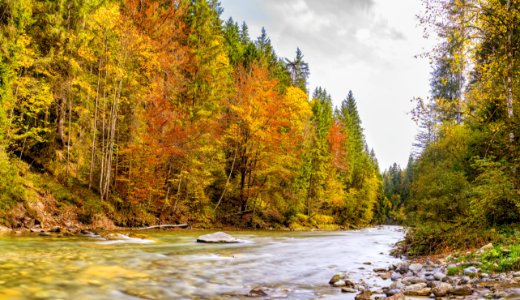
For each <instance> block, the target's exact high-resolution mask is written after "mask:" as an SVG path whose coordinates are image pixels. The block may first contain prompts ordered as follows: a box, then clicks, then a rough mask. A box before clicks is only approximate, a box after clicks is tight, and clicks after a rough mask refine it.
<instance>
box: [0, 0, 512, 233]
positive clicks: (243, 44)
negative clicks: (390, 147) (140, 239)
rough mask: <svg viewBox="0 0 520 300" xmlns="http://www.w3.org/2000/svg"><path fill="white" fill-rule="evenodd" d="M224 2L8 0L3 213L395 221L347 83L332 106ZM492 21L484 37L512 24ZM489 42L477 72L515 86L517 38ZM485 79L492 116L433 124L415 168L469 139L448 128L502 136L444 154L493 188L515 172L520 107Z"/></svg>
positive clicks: (2, 94)
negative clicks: (231, 15)
mask: <svg viewBox="0 0 520 300" xmlns="http://www.w3.org/2000/svg"><path fill="white" fill-rule="evenodd" d="M222 9H223V8H222V7H221V5H220V3H219V2H218V1H216V0H148V1H140V0H120V1H116V0H69V1H64V0H60V1H54V0H15V1H13V0H1V1H0V41H1V42H0V178H2V180H0V223H1V224H3V225H5V226H9V227H24V226H26V227H28V226H30V225H28V224H34V222H35V219H37V218H39V215H41V210H42V206H44V209H43V210H46V209H48V208H49V207H52V212H51V213H52V215H53V216H55V217H56V218H61V217H63V218H64V220H65V219H67V218H68V219H73V220H74V219H76V220H77V221H78V222H80V223H82V224H85V225H93V226H99V225H100V224H104V223H103V220H106V219H109V221H110V222H113V224H115V225H117V226H124V227H131V226H144V225H153V224H161V223H162V224H164V223H170V224H172V223H173V224H175V223H190V224H198V225H200V226H212V225H213V226H214V225H230V226H237V227H241V228H245V227H249V228H291V229H299V228H312V227H318V228H322V229H336V228H353V227H359V226H365V225H369V224H374V223H384V222H386V221H388V214H389V212H390V210H391V205H390V202H389V201H388V200H387V198H386V197H385V193H384V189H383V177H382V175H381V174H380V171H379V167H378V164H377V160H376V158H375V154H374V151H372V150H370V149H369V147H368V146H367V144H366V141H365V137H364V133H363V128H362V125H361V120H360V117H359V114H358V111H357V104H356V99H355V97H354V94H353V93H352V92H351V91H348V90H346V91H345V95H346V96H345V99H344V100H343V101H342V102H341V105H340V106H339V107H335V106H334V105H333V101H332V99H331V96H330V95H329V93H328V92H327V91H326V89H324V88H321V87H319V88H316V89H315V90H314V91H312V92H311V91H309V90H308V83H307V81H308V76H309V74H310V68H309V65H308V64H307V63H306V62H305V60H304V55H303V53H302V51H300V49H296V52H295V57H294V58H283V57H279V56H277V54H276V53H275V51H274V47H273V45H272V44H271V41H270V39H269V37H268V35H267V33H266V31H265V30H262V32H261V35H260V36H259V37H251V36H250V35H249V32H248V27H247V24H246V23H243V24H238V23H237V22H235V21H234V20H233V19H229V20H226V21H224V20H222V19H221V13H222ZM502 13H504V14H506V12H505V11H503V12H502ZM493 20H494V19H493ZM493 20H489V22H492V21H493ZM508 20H509V19H508ZM511 22H513V19H511ZM513 29H514V30H517V29H515V28H512V30H513ZM454 34H455V33H454ZM489 34H490V36H489V42H498V40H497V37H496V36H500V37H502V35H503V34H502V33H501V32H498V31H496V32H495V31H493V32H491V31H490V32H489ZM514 36H515V38H516V37H517V33H516V32H515V35H514ZM513 45H514V40H510V46H513ZM482 46H483V47H484V46H485V47H484V48H483V49H482V50H481V52H482V53H483V54H485V55H486V56H484V57H482V59H481V60H482V61H483V65H482V66H483V67H482V70H481V72H480V73H478V76H487V73H486V72H487V70H488V69H487V68H488V67H489V66H490V64H493V68H503V71H504V72H505V73H504V74H507V76H509V77H507V78H509V79H510V80H511V81H509V82H508V83H507V86H508V88H507V89H506V90H505V91H506V92H508V91H509V92H510V93H511V94H513V93H515V92H516V89H517V88H518V85H517V83H518V76H517V75H518V74H516V77H515V76H513V75H514V74H513V70H515V65H514V64H515V63H516V60H515V59H516V56H515V55H516V52H514V51H516V50H514V49H516V48H511V47H510V48H504V49H502V48H499V49H500V50H498V51H499V53H500V54H493V55H492V56H491V58H493V59H495V58H496V60H492V61H488V58H487V55H488V52H489V50H488V49H491V48H492V47H494V46H495V45H494V44H489V45H488V44H487V43H486V44H483V45H482ZM457 49H458V48H457ZM513 50H514V51H513ZM457 51H458V50H457ZM508 51H509V52H508ZM511 51H513V52H511ZM453 54H454V57H455V54H456V53H455V52H454V53H453ZM511 54H515V55H511ZM455 58H456V57H455ZM503 59H506V61H507V64H506V65H504V66H502V65H498V64H496V62H498V61H500V62H502V61H503ZM451 65H453V63H452V61H446V65H445V66H443V69H442V70H440V72H448V71H450V70H451V69H450V66H451ZM477 70H480V69H475V71H477ZM501 70H502V69H501ZM507 72H509V73H507ZM475 75H477V74H475ZM438 80H441V78H438ZM490 80H491V82H492V83H493V84H491V83H490V84H491V85H490V86H487V84H488V83H486V86H485V90H484V91H482V92H479V93H476V92H475V93H474V94H475V96H474V97H478V100H479V102H478V103H485V104H486V105H480V106H478V110H477V109H476V108H477V107H475V110H474V112H475V113H478V114H479V116H480V118H484V117H486V116H488V115H489V116H491V117H492V121H491V120H489V121H488V120H486V122H485V123H484V122H483V121H479V122H477V123H474V122H473V121H472V120H473V119H470V118H469V117H466V115H464V122H458V123H455V122H452V119H449V120H448V119H447V120H446V122H445V124H442V126H440V125H441V124H438V123H436V124H435V126H436V127H435V128H436V130H437V131H436V132H437V133H438V134H437V136H438V137H437V138H436V139H435V140H433V139H432V140H431V143H430V144H429V145H428V149H427V150H426V151H425V152H424V158H423V159H422V160H424V162H422V161H420V164H419V166H418V167H421V168H431V167H432V166H431V164H429V163H428V162H427V161H430V160H431V158H428V157H430V156H431V155H438V154H435V153H436V152H435V150H434V147H440V146H436V145H439V143H443V145H444V144H449V145H450V147H454V148H456V149H458V150H460V151H462V149H461V147H462V145H458V144H457V145H452V144H453V142H448V141H446V139H455V140H456V142H457V143H462V142H463V141H462V140H459V139H458V137H459V136H461V135H464V136H466V133H469V132H473V131H474V132H477V131H478V135H477V136H478V137H479V139H478V141H477V140H475V139H472V140H475V142H484V141H486V140H487V139H488V137H489V136H491V135H492V136H493V137H494V139H493V141H494V143H497V145H496V146H495V147H492V148H491V149H488V150H486V149H487V148H486V147H485V146H482V147H480V148H481V149H482V150H486V153H487V155H486V156H483V157H482V158H480V159H479V160H471V161H469V160H468V161H465V160H464V161H462V160H461V161H454V160H453V159H452V158H449V157H447V156H446V160H445V163H443V164H444V165H446V166H447V165H449V166H454V167H455V166H457V169H456V170H454V171H453V174H452V177H453V178H454V179H457V180H462V177H464V178H465V176H463V174H462V173H461V172H463V171H466V170H468V172H469V170H481V169H482V170H487V171H485V172H474V171H473V172H471V174H473V177H474V178H479V179H477V181H478V182H481V183H482V184H481V185H480V186H481V188H480V190H481V191H482V195H483V196H482V197H483V198H484V199H487V197H486V196H485V195H486V194H487V191H488V190H489V189H491V188H492V186H490V185H489V184H487V182H489V181H490V180H495V179H497V178H498V179H500V180H501V181H500V182H501V183H500V184H501V185H504V186H505V185H507V184H508V183H510V182H511V181H510V179H511V178H512V175H513V174H514V172H513V171H512V169H511V166H512V165H514V163H515V161H514V156H513V153H515V151H516V149H517V148H516V147H513V146H514V145H515V144H514V143H515V142H514V141H516V136H517V134H515V133H514V132H517V131H518V130H517V129H516V127H514V125H513V124H515V123H514V120H516V119H515V118H514V117H510V118H507V117H506V118H504V117H503V113H502V110H499V113H492V112H493V111H494V110H496V109H499V108H502V106H504V105H502V99H497V100H496V101H488V100H487V99H488V97H489V95H491V94H489V93H491V91H492V90H493V89H494V88H495V87H499V86H501V84H502V82H501V81H500V80H502V77H500V78H498V77H496V78H495V77H490ZM513 87H514V88H513ZM440 88H441V91H440V92H444V91H445V90H446V88H444V86H441V87H440ZM479 89H481V87H480V86H479ZM476 90H477V88H476ZM479 91H480V90H479ZM501 91H503V89H502V90H501ZM446 92H448V91H447V90H446ZM500 95H503V94H502V92H500ZM504 95H505V96H504V97H509V96H508V95H509V94H507V95H506V94H504ZM457 99H458V98H457ZM480 99H486V101H480ZM507 99H509V100H510V98H507ZM449 100H450V101H451V102H447V103H455V102H454V101H455V99H453V100H452V99H449ZM467 100H469V97H468V99H467ZM509 100H508V101H509ZM466 102H468V104H469V102H470V101H466ZM504 103H505V100H504ZM504 107H505V106H504ZM511 109H512V108H511ZM460 112H461V114H462V107H461V110H460ZM490 114H491V115H490ZM447 116H448V115H446V117H447ZM435 120H437V119H435ZM479 120H480V119H479ZM432 121H433V119H432ZM447 122H450V123H449V125H448V123H447ZM438 125H439V126H438ZM493 128H494V129H493ZM472 130H473V131H472ZM493 130H495V131H493ZM445 132H446V133H445ZM448 132H449V133H450V134H447V133H448ZM507 132H511V133H512V134H513V135H512V139H511V140H507V139H505V140H504V134H505V133H507ZM454 134H455V135H456V136H453V135H454ZM468 142H469V141H468ZM503 145H506V146H507V147H503ZM439 149H440V148H439ZM430 152H431V154H429V153H430ZM488 152H489V153H488ZM461 154H462V153H461ZM475 155H476V153H475ZM475 164H477V165H475ZM423 165H424V166H423ZM475 166H476V167H475ZM439 167H440V166H439ZM459 167H460V169H459ZM443 168H444V166H443ZM471 168H473V169H471ZM423 172H430V171H427V170H425V171H423ZM418 174H421V171H420V170H419V171H418ZM425 174H426V173H425ZM428 174H429V173H428ZM452 177H450V178H452ZM417 180H418V181H420V180H428V179H427V178H424V179H421V177H420V175H418V177H417ZM468 180H469V179H468ZM464 182H465V183H468V184H467V186H469V182H468V181H464ZM457 183H458V182H457ZM447 192H448V191H446V193H447ZM449 192H450V193H452V192H457V193H461V192H462V191H459V190H456V191H449ZM504 193H507V194H503V197H504V199H506V198H507V196H508V195H510V194H514V193H516V190H515V189H513V188H511V189H509V190H505V191H504ZM455 195H456V194H455ZM426 196H429V195H426V194H425V195H423V196H422V197H426ZM516 196H517V195H515V197H516ZM391 199H393V198H391ZM403 199H404V198H403ZM420 199H422V198H420ZM504 199H501V200H497V201H502V202H504V201H506V200H504ZM483 203H486V205H487V206H486V207H490V206H489V205H495V202H493V203H489V201H484V202H483ZM507 203H510V204H511V203H512V202H507ZM408 207H411V206H408ZM418 216H419V211H418ZM507 216H508V218H507V220H509V219H510V217H509V215H507ZM511 216H513V217H516V212H515V213H514V214H512V215H511ZM503 217H504V216H502V219H496V220H495V219H494V220H493V221H502V220H504V218H503Z"/></svg>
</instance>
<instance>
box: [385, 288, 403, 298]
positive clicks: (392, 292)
mask: <svg viewBox="0 0 520 300" xmlns="http://www.w3.org/2000/svg"><path fill="white" fill-rule="evenodd" d="M384 292H385V294H386V296H387V297H390V296H393V295H396V294H400V293H401V290H399V289H386V290H385V291H384Z"/></svg>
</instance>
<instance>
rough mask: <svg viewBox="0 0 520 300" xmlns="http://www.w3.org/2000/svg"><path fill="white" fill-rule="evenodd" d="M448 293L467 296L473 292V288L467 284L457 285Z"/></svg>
mask: <svg viewBox="0 0 520 300" xmlns="http://www.w3.org/2000/svg"><path fill="white" fill-rule="evenodd" d="M450 294H452V295H455V296H469V295H471V294H473V289H472V288H471V286H469V285H459V286H455V287H453V288H451V289H450Z"/></svg>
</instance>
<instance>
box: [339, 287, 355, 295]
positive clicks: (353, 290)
mask: <svg viewBox="0 0 520 300" xmlns="http://www.w3.org/2000/svg"><path fill="white" fill-rule="evenodd" d="M341 292H342V293H352V294H353V293H357V292H358V291H357V290H356V289H353V288H348V287H342V288H341Z"/></svg>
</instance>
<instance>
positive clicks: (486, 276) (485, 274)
mask: <svg viewBox="0 0 520 300" xmlns="http://www.w3.org/2000/svg"><path fill="white" fill-rule="evenodd" d="M480 278H483V279H486V278H489V274H488V273H480Z"/></svg>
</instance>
